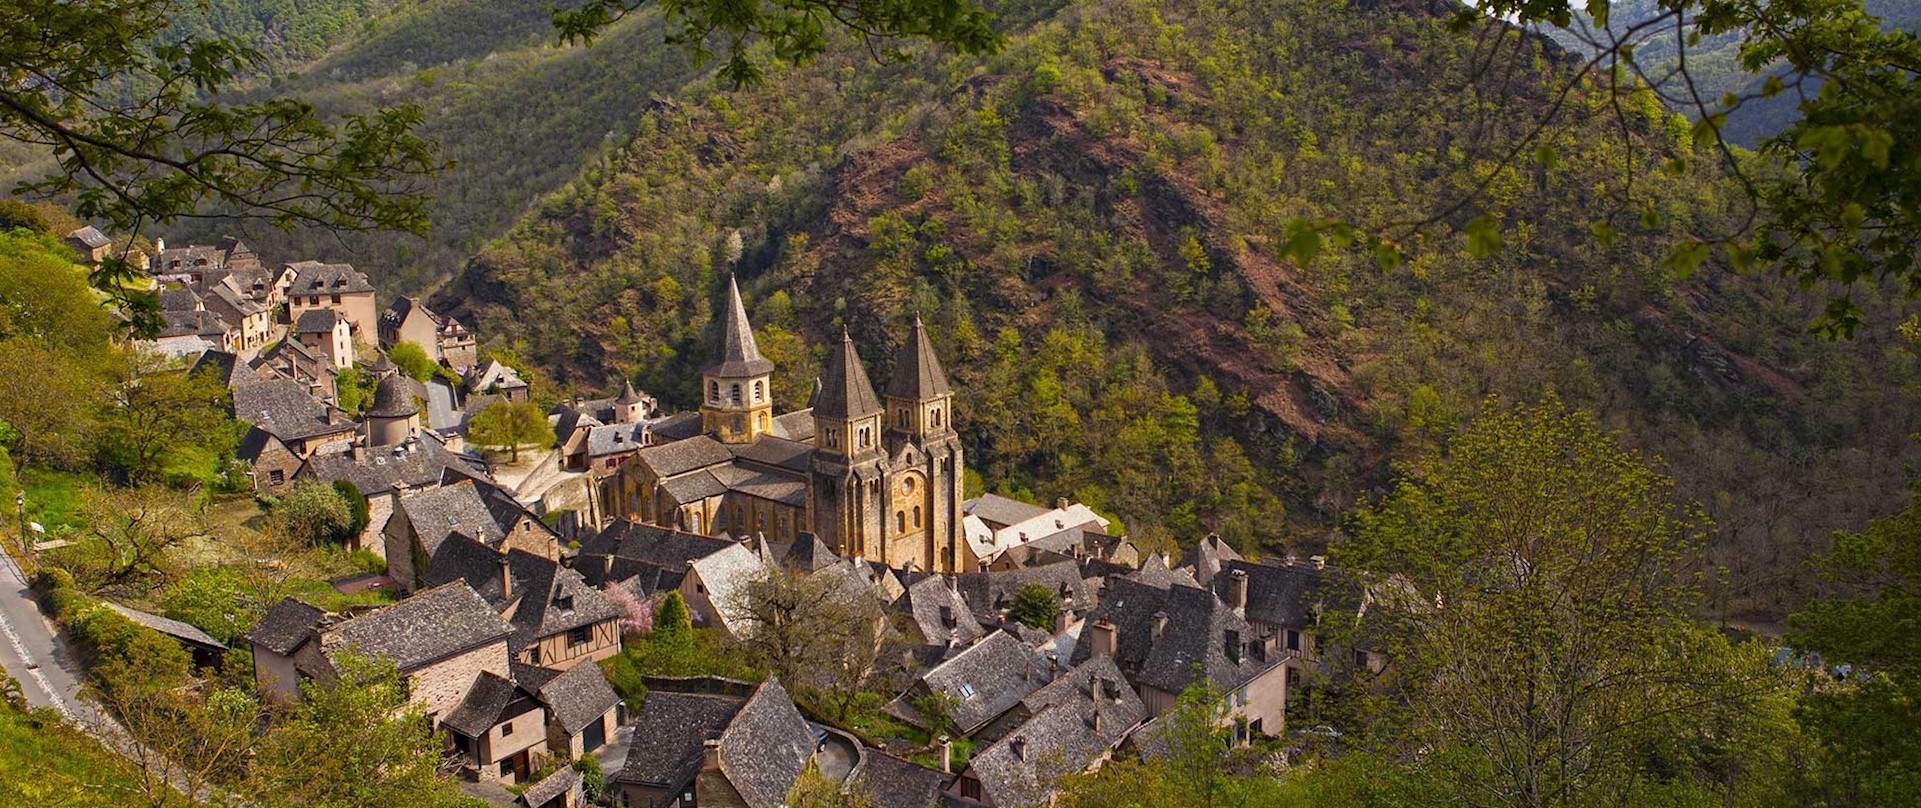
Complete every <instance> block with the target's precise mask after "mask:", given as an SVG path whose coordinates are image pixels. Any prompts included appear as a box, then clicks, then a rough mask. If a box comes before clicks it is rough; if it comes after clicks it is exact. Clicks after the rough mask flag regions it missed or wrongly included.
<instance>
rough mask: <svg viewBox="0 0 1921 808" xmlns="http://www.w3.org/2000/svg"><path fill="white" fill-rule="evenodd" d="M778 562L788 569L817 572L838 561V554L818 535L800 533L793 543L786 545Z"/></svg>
mask: <svg viewBox="0 0 1921 808" xmlns="http://www.w3.org/2000/svg"><path fill="white" fill-rule="evenodd" d="M780 563H781V566H784V567H787V568H789V569H797V570H800V571H802V572H818V571H820V570H821V569H824V568H826V567H830V566H833V565H834V564H838V563H840V556H838V555H835V554H834V551H833V549H832V548H829V547H828V546H827V542H824V541H821V540H820V537H819V536H816V535H814V534H812V533H802V534H800V535H799V536H796V537H795V538H794V543H793V544H790V545H788V546H787V550H786V552H783V553H781V555H780Z"/></svg>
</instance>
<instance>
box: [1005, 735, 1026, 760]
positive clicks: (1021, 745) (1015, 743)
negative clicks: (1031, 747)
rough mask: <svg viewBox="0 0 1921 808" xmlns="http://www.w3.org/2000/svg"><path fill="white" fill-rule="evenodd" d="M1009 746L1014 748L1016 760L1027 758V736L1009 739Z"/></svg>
mask: <svg viewBox="0 0 1921 808" xmlns="http://www.w3.org/2000/svg"><path fill="white" fill-rule="evenodd" d="M1007 748H1009V749H1012V750H1014V759H1015V760H1026V759H1027V739H1026V738H1015V739H1014V740H1011V741H1008V742H1007Z"/></svg>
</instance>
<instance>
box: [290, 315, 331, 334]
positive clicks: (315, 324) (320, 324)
mask: <svg viewBox="0 0 1921 808" xmlns="http://www.w3.org/2000/svg"><path fill="white" fill-rule="evenodd" d="M339 323H340V313H339V312H336V311H334V310H333V309H308V310H306V311H303V312H301V313H300V318H299V319H297V320H294V323H293V331H294V333H295V334H331V333H333V330H334V326H336V325H338V324H339Z"/></svg>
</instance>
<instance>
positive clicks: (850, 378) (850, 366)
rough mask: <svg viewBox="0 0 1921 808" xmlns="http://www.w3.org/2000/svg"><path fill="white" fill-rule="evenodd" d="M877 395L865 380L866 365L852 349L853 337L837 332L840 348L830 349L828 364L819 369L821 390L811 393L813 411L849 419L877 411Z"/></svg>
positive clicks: (878, 405)
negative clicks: (813, 394)
mask: <svg viewBox="0 0 1921 808" xmlns="http://www.w3.org/2000/svg"><path fill="white" fill-rule="evenodd" d="M880 411H881V408H880V399H879V398H878V397H876V396H875V395H874V385H873V383H872V382H869V381H868V380H867V368H865V367H863V366H862V365H861V362H860V354H859V353H858V352H856V351H855V350H854V338H853V337H851V336H849V335H848V333H847V332H846V331H845V330H843V331H841V332H840V349H839V350H838V351H832V352H829V354H828V357H827V367H826V369H824V370H823V371H822V372H821V377H820V391H819V392H818V393H816V394H815V396H814V415H815V416H816V417H825V418H833V419H837V420H843V421H851V420H855V419H859V418H866V417H869V416H873V415H879V414H880Z"/></svg>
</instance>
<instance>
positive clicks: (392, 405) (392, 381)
mask: <svg viewBox="0 0 1921 808" xmlns="http://www.w3.org/2000/svg"><path fill="white" fill-rule="evenodd" d="M418 434H420V405H419V404H415V403H414V394H413V391H411V390H408V389H407V383H406V382H404V381H401V378H400V374H398V373H389V374H387V376H386V377H385V378H382V379H381V380H380V384H379V385H377V386H376V387H374V404H373V407H372V408H371V409H368V410H367V445H368V446H393V445H395V444H399V443H405V442H406V440H407V439H408V438H411V437H414V436H415V435H418Z"/></svg>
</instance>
